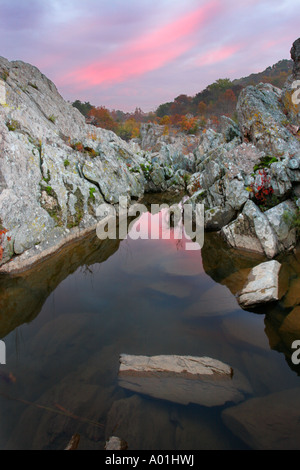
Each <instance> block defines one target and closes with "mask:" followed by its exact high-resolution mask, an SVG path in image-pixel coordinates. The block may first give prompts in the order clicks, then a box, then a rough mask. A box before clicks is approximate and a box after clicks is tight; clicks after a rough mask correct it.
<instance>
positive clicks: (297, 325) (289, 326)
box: [279, 307, 300, 348]
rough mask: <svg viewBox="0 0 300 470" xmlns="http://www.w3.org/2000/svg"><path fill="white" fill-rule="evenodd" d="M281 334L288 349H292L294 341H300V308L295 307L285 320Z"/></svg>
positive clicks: (280, 330)
mask: <svg viewBox="0 0 300 470" xmlns="http://www.w3.org/2000/svg"><path fill="white" fill-rule="evenodd" d="M279 333H280V335H281V338H282V339H283V342H284V343H285V345H286V346H287V347H288V348H291V345H292V343H293V341H294V340H299V339H300V307H295V308H294V309H293V310H292V312H291V313H290V314H289V315H288V316H287V317H286V318H285V319H284V321H283V323H282V325H281V327H280V328H279Z"/></svg>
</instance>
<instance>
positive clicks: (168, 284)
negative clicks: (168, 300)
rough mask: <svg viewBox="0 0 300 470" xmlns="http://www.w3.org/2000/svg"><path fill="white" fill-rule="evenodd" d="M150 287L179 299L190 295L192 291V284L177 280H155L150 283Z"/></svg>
mask: <svg viewBox="0 0 300 470" xmlns="http://www.w3.org/2000/svg"><path fill="white" fill-rule="evenodd" d="M148 287H149V288H150V289H153V290H155V291H158V292H161V293H162V294H166V295H170V296H174V297H177V298H179V299H183V298H185V297H188V296H189V295H190V293H191V287H190V286H188V285H184V284H182V283H179V282H176V280H172V281H160V282H153V283H151V284H149V285H148Z"/></svg>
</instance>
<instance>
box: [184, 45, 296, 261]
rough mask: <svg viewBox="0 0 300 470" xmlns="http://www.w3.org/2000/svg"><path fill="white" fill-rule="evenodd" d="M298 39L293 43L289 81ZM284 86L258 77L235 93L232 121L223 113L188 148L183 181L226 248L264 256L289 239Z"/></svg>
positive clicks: (291, 137)
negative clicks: (191, 150)
mask: <svg viewBox="0 0 300 470" xmlns="http://www.w3.org/2000/svg"><path fill="white" fill-rule="evenodd" d="M298 49H299V40H298V41H296V42H295V43H294V46H293V49H292V58H293V59H294V61H295V66H294V75H293V76H292V79H293V80H295V78H296V75H297V73H298V72H297V71H298V66H299V64H298V60H299V54H298V52H297V51H298ZM284 93H285V90H283V91H281V90H279V89H278V88H276V87H274V86H272V85H270V84H265V83H261V84H259V85H257V86H249V87H247V88H245V89H244V90H243V91H242V92H241V94H240V96H239V99H238V104H237V117H238V124H236V123H235V122H233V121H231V120H229V119H228V118H223V121H222V126H221V132H219V133H218V132H215V131H213V130H211V129H210V130H208V131H207V132H206V133H205V134H203V135H202V138H201V141H200V144H199V147H198V149H197V150H196V152H195V157H196V170H197V172H196V173H195V174H194V175H193V176H192V177H191V179H190V182H189V185H188V187H187V189H188V192H189V194H190V199H189V200H188V201H187V202H188V203H190V204H192V206H193V207H195V205H196V204H200V203H202V204H204V207H205V229H206V230H212V231H221V234H222V236H223V237H224V239H225V240H226V242H227V243H228V244H229V245H230V246H231V247H233V248H237V249H242V250H248V251H253V252H257V253H261V254H263V255H265V256H266V257H267V258H269V259H272V258H274V257H276V256H277V255H278V254H280V253H282V252H285V251H287V250H291V249H293V248H294V247H295V246H296V243H297V236H298V233H297V224H298V219H299V207H300V199H299V196H300V134H299V133H297V129H298V128H297V127H295V126H293V125H292V122H293V119H292V118H291V119H290V116H289V113H288V112H287V109H286V105H285V103H284V99H283V97H284Z"/></svg>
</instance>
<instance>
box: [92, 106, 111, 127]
mask: <svg viewBox="0 0 300 470" xmlns="http://www.w3.org/2000/svg"><path fill="white" fill-rule="evenodd" d="M89 117H93V118H94V122H95V125H96V126H97V127H102V128H103V129H107V130H110V131H114V130H116V128H117V123H116V122H115V121H114V119H113V117H112V116H111V114H110V112H109V111H108V109H106V108H105V107H104V106H100V107H98V108H93V109H91V111H90V112H89Z"/></svg>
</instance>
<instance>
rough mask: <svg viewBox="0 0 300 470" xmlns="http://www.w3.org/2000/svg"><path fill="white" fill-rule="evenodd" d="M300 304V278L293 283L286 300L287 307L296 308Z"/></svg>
mask: <svg viewBox="0 0 300 470" xmlns="http://www.w3.org/2000/svg"><path fill="white" fill-rule="evenodd" d="M299 304H300V277H298V278H296V279H293V280H292V281H291V284H290V287H289V290H288V293H287V294H286V296H285V298H284V306H285V307H294V306H296V305H299Z"/></svg>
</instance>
